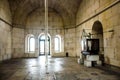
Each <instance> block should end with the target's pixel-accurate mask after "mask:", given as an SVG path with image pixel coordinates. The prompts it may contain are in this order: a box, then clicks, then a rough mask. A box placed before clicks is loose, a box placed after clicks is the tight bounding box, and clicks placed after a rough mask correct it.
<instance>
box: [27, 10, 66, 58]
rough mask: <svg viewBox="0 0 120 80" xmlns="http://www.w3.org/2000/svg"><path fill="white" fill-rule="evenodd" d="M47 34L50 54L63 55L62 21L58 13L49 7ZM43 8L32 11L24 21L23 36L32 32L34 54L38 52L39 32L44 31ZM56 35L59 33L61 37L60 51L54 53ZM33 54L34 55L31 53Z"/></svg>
mask: <svg viewBox="0 0 120 80" xmlns="http://www.w3.org/2000/svg"><path fill="white" fill-rule="evenodd" d="M48 15H49V17H48V19H49V20H48V25H49V26H48V34H49V36H50V43H51V44H50V54H51V56H57V55H58V56H65V54H64V28H63V21H62V18H61V16H60V15H59V14H57V13H56V12H55V11H54V10H52V9H49V13H48ZM44 18H45V17H44V10H41V9H37V10H35V11H34V12H32V13H31V14H30V15H29V16H28V17H27V21H26V27H25V37H26V36H27V35H28V34H33V35H34V36H35V39H36V40H35V41H36V46H35V47H36V49H35V54H39V45H38V44H39V42H38V41H39V37H40V35H41V34H43V33H45V26H44V25H45V24H44ZM56 35H60V36H61V38H62V51H61V52H60V53H56V52H55V50H54V37H55V36H56ZM29 56H30V55H27V54H25V57H29ZM33 56H35V55H33Z"/></svg>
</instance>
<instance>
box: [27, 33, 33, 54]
mask: <svg viewBox="0 0 120 80" xmlns="http://www.w3.org/2000/svg"><path fill="white" fill-rule="evenodd" d="M26 52H29V53H33V52H35V38H34V36H33V35H28V36H27V37H26Z"/></svg>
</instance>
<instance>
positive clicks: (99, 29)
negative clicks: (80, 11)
mask: <svg viewBox="0 0 120 80" xmlns="http://www.w3.org/2000/svg"><path fill="white" fill-rule="evenodd" d="M92 38H97V39H99V44H100V46H99V47H100V54H103V51H104V42H103V26H102V24H101V22H100V21H95V22H94V24H93V27H92Z"/></svg>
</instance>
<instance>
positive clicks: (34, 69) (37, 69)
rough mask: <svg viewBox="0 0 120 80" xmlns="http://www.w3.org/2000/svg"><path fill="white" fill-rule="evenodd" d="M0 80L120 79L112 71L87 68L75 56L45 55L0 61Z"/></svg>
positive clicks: (119, 76)
mask: <svg viewBox="0 0 120 80" xmlns="http://www.w3.org/2000/svg"><path fill="white" fill-rule="evenodd" d="M0 80H120V75H119V74H116V73H114V72H110V71H106V70H102V69H98V68H95V67H92V68H87V67H85V66H83V65H80V64H78V63H77V58H69V57H63V58H52V57H49V59H48V67H46V66H45V57H44V56H41V57H39V58H27V59H24V58H23V59H11V60H8V61H4V62H1V63H0Z"/></svg>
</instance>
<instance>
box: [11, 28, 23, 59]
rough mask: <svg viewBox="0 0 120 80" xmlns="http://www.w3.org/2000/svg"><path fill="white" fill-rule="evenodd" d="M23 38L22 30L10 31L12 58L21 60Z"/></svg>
mask: <svg viewBox="0 0 120 80" xmlns="http://www.w3.org/2000/svg"><path fill="white" fill-rule="evenodd" d="M24 46H25V38H24V29H21V28H13V29H12V52H13V54H12V57H13V58H21V57H23V55H24V52H25V47H24Z"/></svg>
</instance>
